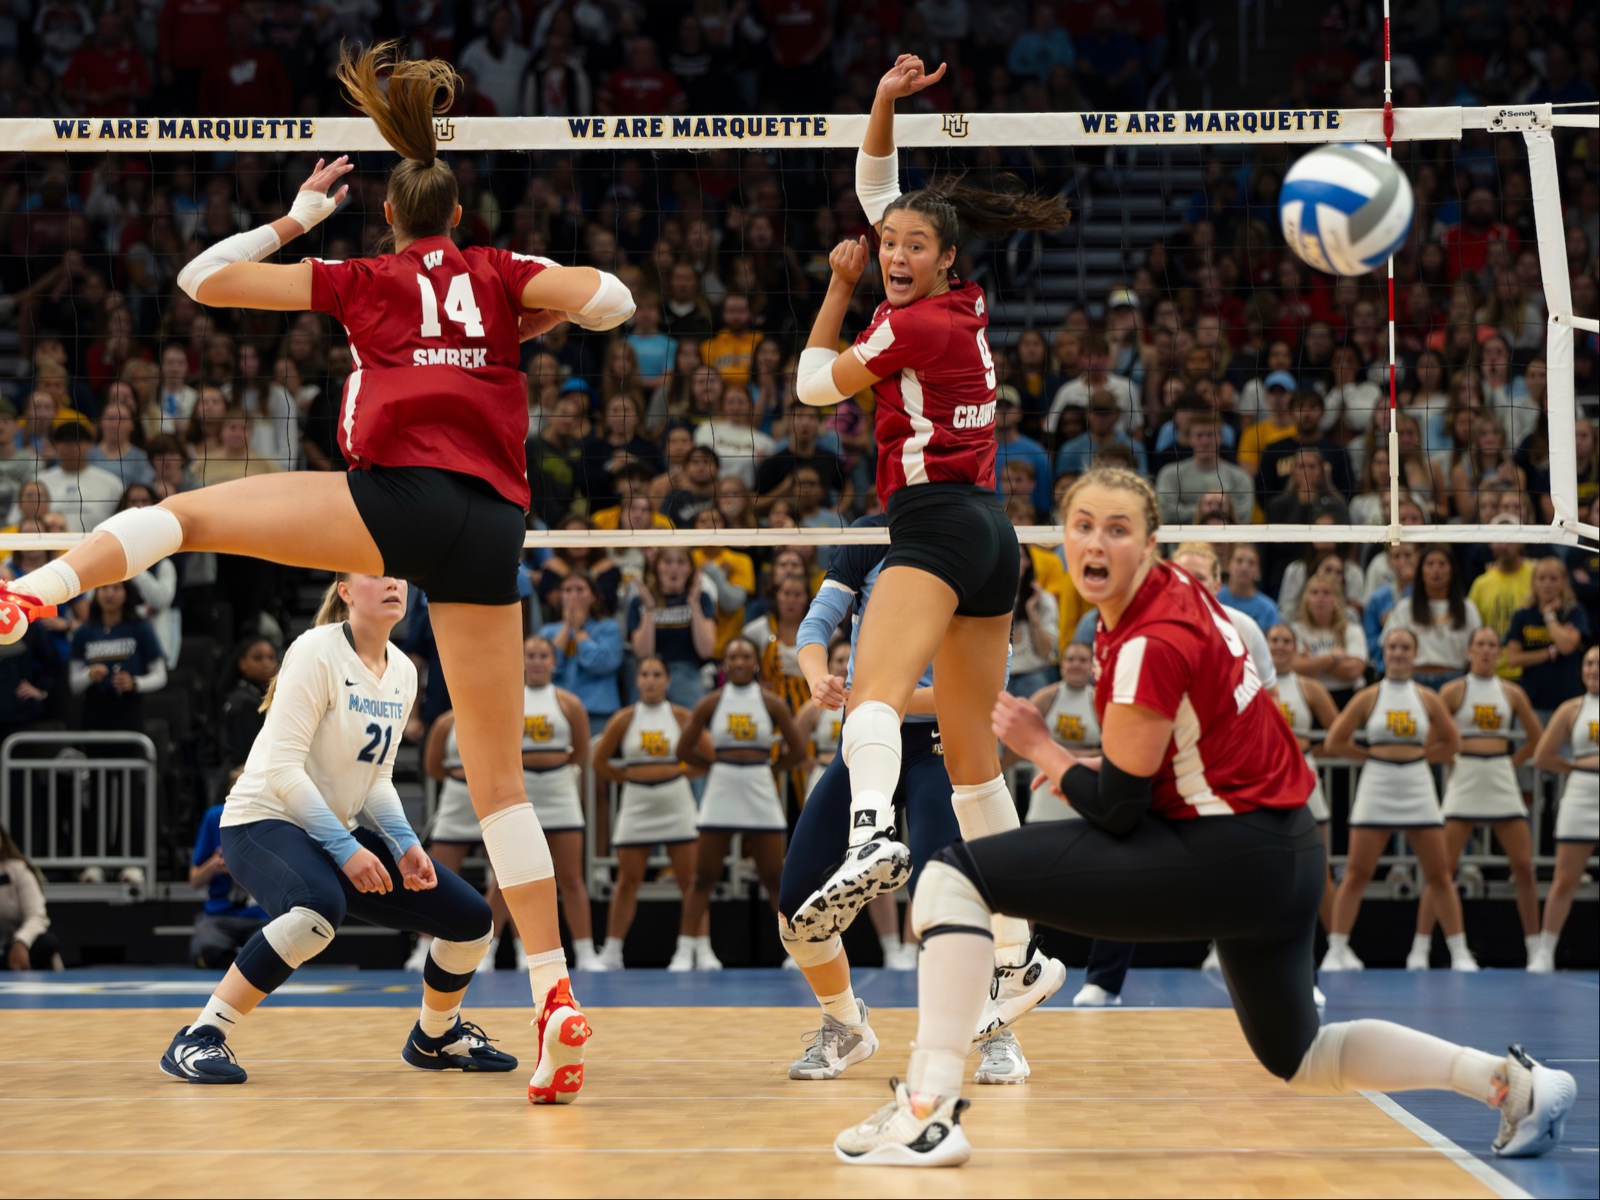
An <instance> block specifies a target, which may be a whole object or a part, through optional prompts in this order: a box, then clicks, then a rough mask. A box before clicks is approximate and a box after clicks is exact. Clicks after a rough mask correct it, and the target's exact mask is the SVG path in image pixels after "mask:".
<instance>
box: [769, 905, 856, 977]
mask: <svg viewBox="0 0 1600 1200" xmlns="http://www.w3.org/2000/svg"><path fill="white" fill-rule="evenodd" d="M778 940H779V941H781V942H782V943H783V948H784V949H785V950H787V951H788V952H789V957H790V958H792V959H794V961H795V964H796V965H797V966H799V967H801V968H802V969H810V968H811V967H821V966H826V965H827V964H828V963H831V962H832V961H833V960H834V959H836V958H838V957H839V953H840V951H842V950H843V949H844V943H843V942H842V941H840V940H839V935H838V934H834V936H833V937H831V938H829V939H828V940H827V941H825V942H807V941H804V940H802V939H801V938H800V937H799V936H797V935H796V934H795V932H794V927H793V926H792V925H790V924H789V919H788V918H787V917H784V916H779V918H778Z"/></svg>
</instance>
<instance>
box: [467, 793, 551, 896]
mask: <svg viewBox="0 0 1600 1200" xmlns="http://www.w3.org/2000/svg"><path fill="white" fill-rule="evenodd" d="M480 827H481V828H482V830H483V833H482V837H483V848H484V849H485V850H486V851H488V854H489V863H490V865H491V866H493V867H494V877H495V881H496V882H497V883H499V885H500V887H501V888H502V889H505V888H514V887H520V886H522V885H523V884H525V883H538V882H539V881H540V880H544V879H551V878H553V877H554V876H555V873H556V868H555V862H554V860H553V859H552V858H551V857H550V846H549V843H548V842H546V841H545V836H544V829H543V828H542V827H541V826H540V824H539V816H538V814H537V813H535V812H534V811H533V805H531V804H529V803H528V802H527V801H526V800H524V801H522V802H521V803H518V804H513V805H511V806H510V807H508V808H502V809H499V810H498V811H496V812H492V813H490V814H489V815H488V816H487V817H485V818H483V820H482V822H481V823H480Z"/></svg>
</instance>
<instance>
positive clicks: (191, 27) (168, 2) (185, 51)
mask: <svg viewBox="0 0 1600 1200" xmlns="http://www.w3.org/2000/svg"><path fill="white" fill-rule="evenodd" d="M238 7H239V2H238V0H163V3H162V5H161V20H160V23H159V33H160V40H159V42H158V43H157V46H158V49H157V51H156V74H157V76H158V77H159V78H160V80H161V87H162V90H163V91H164V92H165V93H166V95H167V96H168V97H169V102H170V103H171V104H172V106H173V110H174V111H177V110H180V109H182V110H186V109H187V108H188V107H189V105H191V104H192V103H194V89H195V88H196V87H197V86H199V83H200V73H201V71H202V70H204V69H205V67H206V65H207V64H208V63H209V62H210V61H211V57H212V55H214V54H215V53H216V52H217V47H219V46H221V45H222V44H223V42H224V41H226V40H227V37H228V14H229V13H231V12H233V11H234V9H236V8H238ZM260 115H263V116H264V115H265V114H260Z"/></svg>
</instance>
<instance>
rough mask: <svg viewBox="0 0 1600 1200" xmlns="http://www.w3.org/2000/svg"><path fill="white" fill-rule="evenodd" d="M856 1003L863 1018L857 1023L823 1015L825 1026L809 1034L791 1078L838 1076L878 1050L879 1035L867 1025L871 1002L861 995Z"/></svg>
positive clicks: (790, 1072)
mask: <svg viewBox="0 0 1600 1200" xmlns="http://www.w3.org/2000/svg"><path fill="white" fill-rule="evenodd" d="M856 1005H857V1007H858V1008H859V1010H860V1014H861V1019H860V1020H859V1021H857V1022H856V1023H855V1024H854V1025H846V1024H845V1023H844V1022H843V1021H841V1020H838V1019H837V1018H835V1017H832V1016H829V1015H828V1014H827V1013H823V1014H822V1028H821V1029H814V1030H812V1031H811V1032H810V1033H808V1034H806V1035H805V1040H806V1041H807V1042H808V1043H809V1044H808V1045H807V1046H806V1052H805V1053H804V1054H802V1055H801V1056H800V1057H799V1058H797V1059H795V1060H794V1062H792V1063H790V1064H789V1078H790V1079H837V1078H839V1076H841V1075H843V1074H844V1069H845V1068H846V1067H850V1066H854V1065H855V1064H856V1063H858V1062H865V1061H866V1060H867V1059H869V1058H871V1057H872V1056H873V1055H874V1054H876V1053H877V1052H878V1035H877V1034H875V1033H873V1032H872V1026H870V1025H868V1024H867V1017H868V1015H869V1010H868V1009H867V1003H866V1001H865V1000H861V999H859V998H858V999H857V1000H856Z"/></svg>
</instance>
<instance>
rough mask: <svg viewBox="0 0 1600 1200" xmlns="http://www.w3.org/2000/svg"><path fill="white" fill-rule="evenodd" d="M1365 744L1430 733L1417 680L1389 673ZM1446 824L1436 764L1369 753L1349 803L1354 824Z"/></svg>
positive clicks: (1395, 742) (1417, 742)
mask: <svg viewBox="0 0 1600 1200" xmlns="http://www.w3.org/2000/svg"><path fill="white" fill-rule="evenodd" d="M1366 734H1367V745H1368V746H1369V747H1371V746H1416V747H1417V748H1419V749H1420V748H1421V747H1422V744H1423V742H1424V741H1425V740H1426V739H1427V736H1428V710H1427V709H1425V708H1424V707H1423V706H1422V695H1421V693H1419V692H1418V691H1417V685H1416V684H1415V683H1414V682H1413V681H1411V680H1409V679H1408V680H1406V681H1405V682H1404V683H1396V682H1395V681H1393V680H1390V679H1385V680H1383V681H1382V682H1381V683H1379V684H1378V695H1377V698H1376V699H1375V700H1374V702H1373V705H1372V715H1371V716H1369V717H1368V718H1367V727H1366ZM1443 824H1444V817H1443V816H1442V815H1441V814H1440V812H1439V795H1438V793H1437V792H1436V791H1435V790H1434V786H1433V770H1432V768H1431V767H1429V766H1428V763H1427V760H1426V759H1422V758H1419V759H1417V760H1416V761H1415V762H1408V763H1394V762H1388V761H1387V760H1385V759H1381V758H1369V759H1367V761H1366V762H1365V763H1363V764H1362V767H1361V778H1360V779H1359V780H1358V781H1357V783H1356V797H1355V801H1354V802H1353V803H1352V804H1351V806H1350V827H1351V828H1352V829H1356V828H1361V827H1369V828H1371V827H1376V828H1380V829H1383V828H1388V829H1418V828H1423V827H1426V826H1430V825H1433V826H1438V825H1443Z"/></svg>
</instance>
